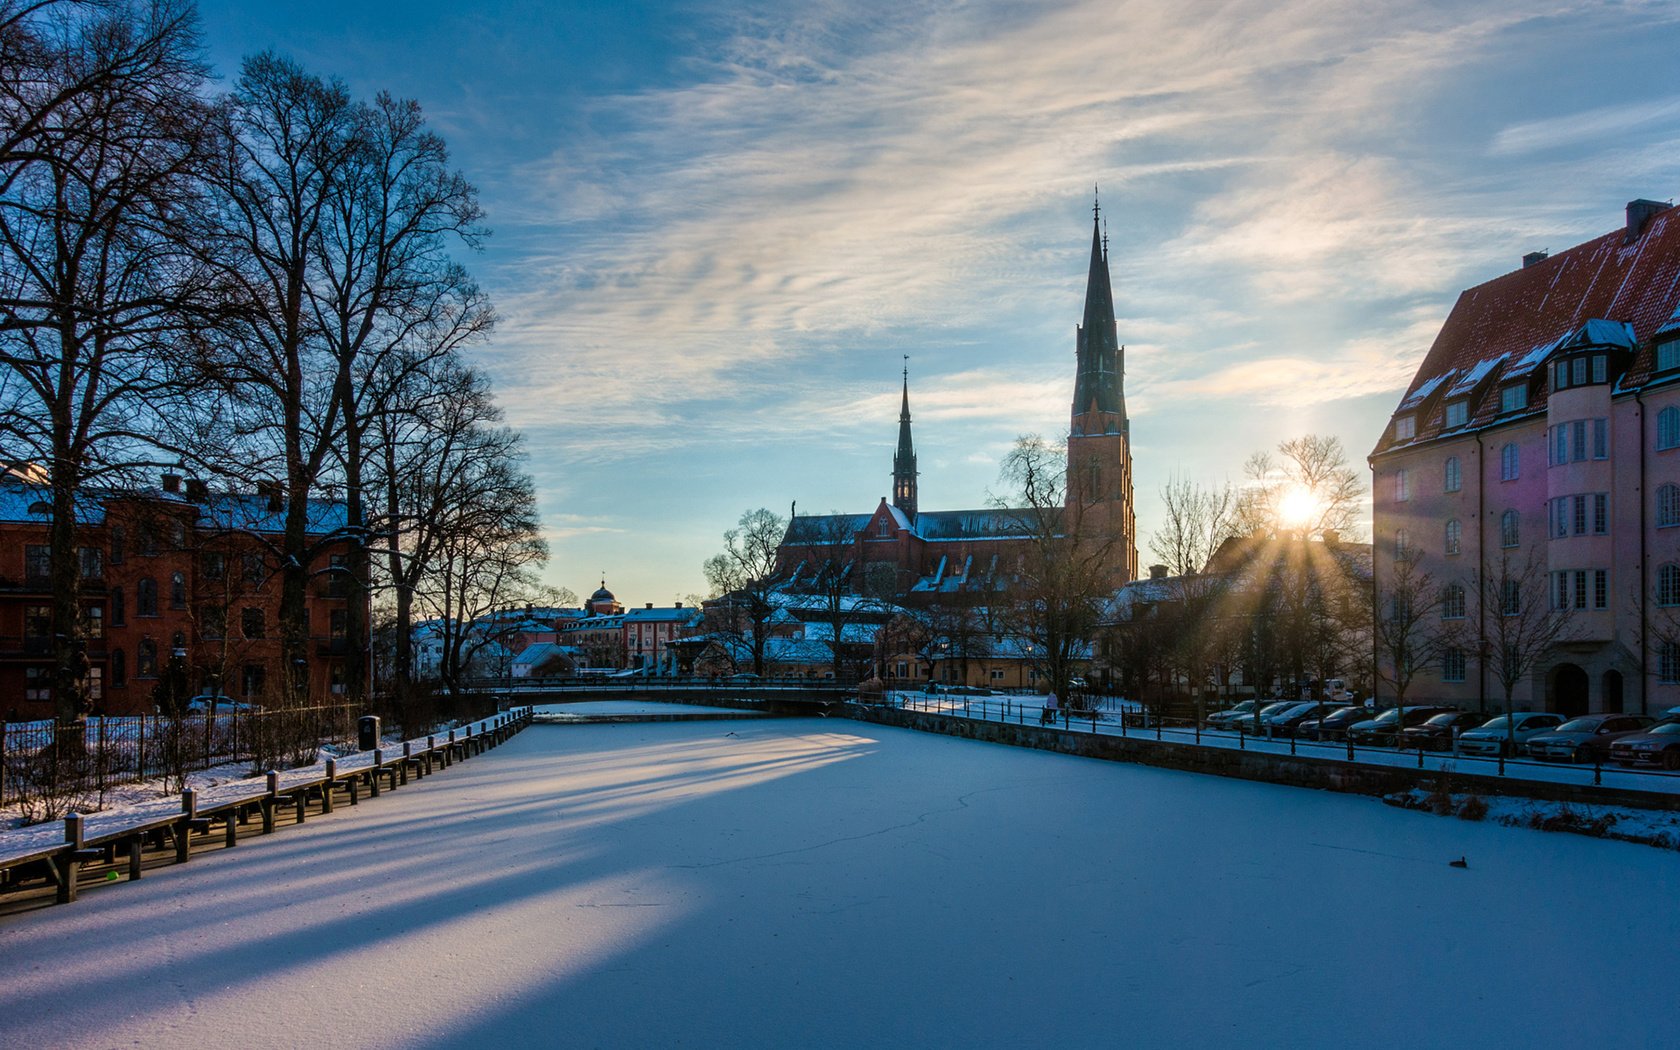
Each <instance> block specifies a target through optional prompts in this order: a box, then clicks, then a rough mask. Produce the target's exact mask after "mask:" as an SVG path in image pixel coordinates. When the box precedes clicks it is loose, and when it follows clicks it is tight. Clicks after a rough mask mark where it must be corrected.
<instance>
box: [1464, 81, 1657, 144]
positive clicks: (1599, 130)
mask: <svg viewBox="0 0 1680 1050" xmlns="http://www.w3.org/2000/svg"><path fill="white" fill-rule="evenodd" d="M1662 124H1667V125H1680V95H1670V96H1668V97H1667V98H1659V99H1650V100H1646V101H1640V102H1629V103H1622V104H1619V105H1614V106H1601V107H1599V108H1598V109H1591V110H1587V111H1585V112H1583V113H1571V114H1569V115H1567V116H1562V117H1551V118H1548V119H1546V120H1531V121H1526V122H1524V123H1521V124H1513V125H1511V126H1510V127H1508V128H1503V129H1501V130H1500V132H1499V134H1497V135H1495V136H1494V137H1493V142H1492V143H1491V144H1490V145H1489V147H1488V152H1489V153H1491V154H1493V155H1495V156H1520V155H1523V154H1528V153H1538V152H1540V151H1541V150H1552V149H1560V148H1565V147H1578V146H1582V145H1592V144H1598V143H1602V142H1604V141H1605V140H1607V139H1620V138H1623V137H1624V136H1626V135H1628V134H1629V133H1630V132H1634V131H1643V130H1646V129H1648V128H1649V127H1650V126H1651V125H1662ZM1670 130H1671V132H1672V130H1673V128H1671V129H1670Z"/></svg>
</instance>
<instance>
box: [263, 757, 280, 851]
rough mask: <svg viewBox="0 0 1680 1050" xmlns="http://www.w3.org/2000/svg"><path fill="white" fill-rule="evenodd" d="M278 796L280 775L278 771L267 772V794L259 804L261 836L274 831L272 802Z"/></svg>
mask: <svg viewBox="0 0 1680 1050" xmlns="http://www.w3.org/2000/svg"><path fill="white" fill-rule="evenodd" d="M279 794H280V773H279V771H278V770H273V769H271V770H269V771H268V794H266V795H264V796H263V798H262V801H261V803H259V804H260V805H261V806H262V818H263V834H264V835H267V834H270V833H271V832H273V831H274V802H275V799H276V798H277V797H278V796H279Z"/></svg>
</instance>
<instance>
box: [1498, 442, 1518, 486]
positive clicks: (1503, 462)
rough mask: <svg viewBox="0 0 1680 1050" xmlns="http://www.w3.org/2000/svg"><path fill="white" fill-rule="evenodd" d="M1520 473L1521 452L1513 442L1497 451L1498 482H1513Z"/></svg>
mask: <svg viewBox="0 0 1680 1050" xmlns="http://www.w3.org/2000/svg"><path fill="white" fill-rule="evenodd" d="M1521 473H1522V452H1521V451H1520V450H1519V449H1518V448H1517V445H1516V443H1515V442H1511V443H1509V444H1507V445H1506V446H1505V447H1504V448H1501V449H1500V450H1499V480H1500V481H1515V480H1517V477H1518V476H1519V475H1520V474H1521Z"/></svg>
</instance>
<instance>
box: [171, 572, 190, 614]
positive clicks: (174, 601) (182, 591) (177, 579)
mask: <svg viewBox="0 0 1680 1050" xmlns="http://www.w3.org/2000/svg"><path fill="white" fill-rule="evenodd" d="M169 607H170V608H171V609H185V608H186V607H187V574H186V573H184V572H177V573H171V574H170V577H169Z"/></svg>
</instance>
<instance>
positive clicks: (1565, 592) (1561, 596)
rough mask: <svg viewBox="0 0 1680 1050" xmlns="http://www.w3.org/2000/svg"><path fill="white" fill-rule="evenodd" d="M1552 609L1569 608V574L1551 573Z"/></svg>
mask: <svg viewBox="0 0 1680 1050" xmlns="http://www.w3.org/2000/svg"><path fill="white" fill-rule="evenodd" d="M1552 608H1554V609H1567V608H1569V574H1568V573H1567V572H1554V573H1552Z"/></svg>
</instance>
